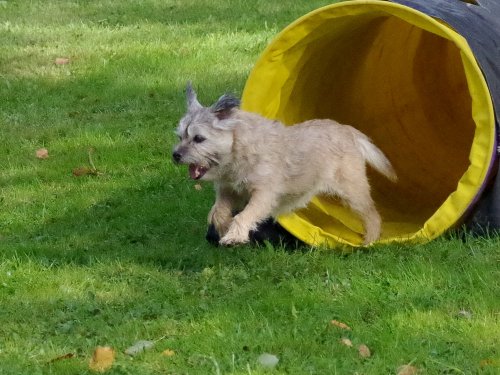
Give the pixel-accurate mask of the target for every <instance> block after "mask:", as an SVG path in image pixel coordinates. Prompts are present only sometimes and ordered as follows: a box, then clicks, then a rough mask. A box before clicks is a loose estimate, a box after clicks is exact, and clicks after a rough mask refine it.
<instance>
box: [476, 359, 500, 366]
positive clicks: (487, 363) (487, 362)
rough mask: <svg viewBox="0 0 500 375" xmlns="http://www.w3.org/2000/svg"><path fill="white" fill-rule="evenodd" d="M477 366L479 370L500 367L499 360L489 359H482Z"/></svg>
mask: <svg viewBox="0 0 500 375" xmlns="http://www.w3.org/2000/svg"><path fill="white" fill-rule="evenodd" d="M479 366H480V367H481V368H485V367H490V366H494V367H500V360H495V359H491V358H487V359H482V360H481V361H480V362H479Z"/></svg>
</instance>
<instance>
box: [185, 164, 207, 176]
mask: <svg viewBox="0 0 500 375" xmlns="http://www.w3.org/2000/svg"><path fill="white" fill-rule="evenodd" d="M207 171H208V168H207V167H202V166H201V165H196V164H189V176H191V178H192V179H193V180H199V179H200V178H202V177H203V175H204V174H205V173H207Z"/></svg>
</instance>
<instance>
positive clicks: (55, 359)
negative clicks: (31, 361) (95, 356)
mask: <svg viewBox="0 0 500 375" xmlns="http://www.w3.org/2000/svg"><path fill="white" fill-rule="evenodd" d="M74 357H76V354H75V353H66V354H63V355H60V356H59V357H55V358H52V359H51V360H50V361H49V363H53V362H57V361H61V360H63V359H70V358H74Z"/></svg>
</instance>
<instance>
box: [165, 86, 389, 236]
mask: <svg viewBox="0 0 500 375" xmlns="http://www.w3.org/2000/svg"><path fill="white" fill-rule="evenodd" d="M186 95H187V112H186V114H185V115H184V116H183V117H182V119H181V120H180V122H179V124H178V126H177V129H176V133H177V135H178V137H179V144H177V145H176V146H175V147H174V150H173V154H172V157H173V160H174V162H175V163H177V164H186V165H188V166H189V175H190V177H191V178H192V179H193V180H206V181H212V182H213V183H214V185H215V191H216V199H215V203H214V205H213V207H212V209H211V210H210V213H209V215H208V223H209V224H213V225H214V226H215V228H216V230H217V232H218V233H219V235H220V237H221V238H220V242H219V243H220V244H221V245H224V246H231V245H237V244H243V243H246V242H248V241H249V232H250V231H252V230H255V229H256V227H257V225H258V224H259V223H260V222H262V221H264V220H265V219H267V218H268V217H274V218H275V217H276V216H278V215H282V214H286V213H289V212H292V211H294V210H297V209H299V208H303V207H306V206H307V205H308V203H309V201H310V200H311V198H313V197H314V196H315V195H318V194H322V195H327V196H334V197H337V198H339V199H340V200H341V201H342V202H343V203H344V204H345V205H346V206H348V207H350V209H351V210H352V211H354V212H355V213H357V214H358V215H359V216H360V218H361V219H362V222H363V225H364V230H365V235H364V242H363V244H364V245H368V244H371V243H372V242H374V241H376V240H377V239H379V237H380V232H381V218H380V215H379V213H378V211H377V209H376V207H375V204H374V201H373V199H372V197H371V194H370V184H369V182H368V178H367V175H366V164H369V165H371V166H372V167H373V168H374V169H375V170H377V171H378V172H379V173H381V174H382V175H384V176H386V177H387V178H388V179H390V180H391V181H394V182H395V181H397V176H396V173H395V171H394V169H393V167H392V165H391V163H390V162H389V160H388V159H387V158H386V156H385V155H384V154H383V153H382V151H381V150H380V149H378V148H377V147H376V146H375V145H374V144H373V143H372V142H371V140H370V139H369V138H368V137H367V136H366V135H364V134H363V133H361V132H360V131H359V130H357V129H355V128H353V127H352V126H349V125H341V124H339V123H337V122H335V121H333V120H327V119H326V120H309V121H305V122H302V123H299V124H296V125H294V126H285V125H284V124H283V123H281V122H279V121H276V120H269V119H267V118H264V117H262V116H260V115H258V114H255V113H250V112H246V111H243V110H241V109H240V108H239V107H240V102H239V100H238V99H237V98H235V97H234V96H232V95H227V94H225V95H223V96H221V97H220V98H219V100H217V102H216V103H215V104H213V105H212V106H210V107H203V106H202V105H201V104H200V103H199V101H198V100H197V96H196V93H195V91H194V89H193V87H192V86H191V84H190V83H188V85H187V89H186ZM234 212H239V213H238V214H236V215H235V216H234V217H233V213H234Z"/></svg>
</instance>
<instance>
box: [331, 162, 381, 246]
mask: <svg viewBox="0 0 500 375" xmlns="http://www.w3.org/2000/svg"><path fill="white" fill-rule="evenodd" d="M358 171H360V172H361V171H363V169H362V168H359V169H358ZM351 172H352V171H351ZM341 177H342V178H340V179H338V180H337V185H333V186H335V188H334V189H332V190H333V191H334V193H335V194H336V195H338V197H339V198H340V199H342V201H343V202H344V203H345V204H346V205H347V206H348V207H350V208H351V210H353V211H354V212H355V213H356V214H358V215H359V216H360V218H361V220H362V221H363V226H364V228H365V236H364V241H363V245H365V246H366V245H369V244H370V243H372V242H374V241H376V240H378V239H379V237H380V232H381V223H382V219H381V218H380V215H379V213H378V211H377V209H376V207H375V202H374V201H373V199H372V197H371V194H370V184H369V182H368V178H367V177H366V175H365V174H364V173H354V174H352V173H343V174H342V175H341Z"/></svg>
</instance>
